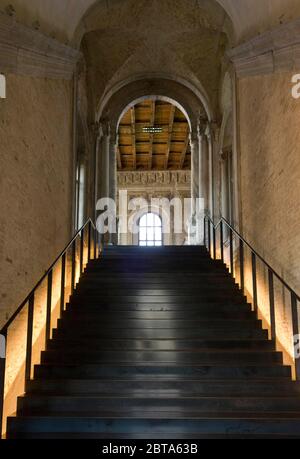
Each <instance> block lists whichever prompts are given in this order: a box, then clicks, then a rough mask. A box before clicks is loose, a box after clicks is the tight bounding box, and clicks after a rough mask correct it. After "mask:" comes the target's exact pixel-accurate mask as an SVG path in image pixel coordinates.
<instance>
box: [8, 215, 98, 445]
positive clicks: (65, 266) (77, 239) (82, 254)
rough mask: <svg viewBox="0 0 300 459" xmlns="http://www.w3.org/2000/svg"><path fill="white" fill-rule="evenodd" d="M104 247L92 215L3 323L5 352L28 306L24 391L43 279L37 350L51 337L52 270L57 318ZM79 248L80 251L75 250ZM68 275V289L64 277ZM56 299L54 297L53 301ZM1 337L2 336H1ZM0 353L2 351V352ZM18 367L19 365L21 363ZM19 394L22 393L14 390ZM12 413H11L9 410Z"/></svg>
mask: <svg viewBox="0 0 300 459" xmlns="http://www.w3.org/2000/svg"><path fill="white" fill-rule="evenodd" d="M102 250H103V245H102V239H101V237H100V235H99V233H98V231H97V230H96V227H95V225H94V223H93V222H92V220H91V219H89V220H88V221H87V222H86V224H85V225H84V226H83V227H82V228H81V229H80V230H79V231H78V232H77V233H76V235H75V236H74V237H73V239H72V240H71V241H70V243H69V244H68V245H67V247H66V248H65V249H64V250H63V252H62V253H61V254H60V255H59V256H58V257H57V259H56V260H55V261H54V263H53V264H52V265H51V266H50V268H49V269H48V271H47V272H46V273H45V274H44V275H43V276H42V278H41V279H40V280H39V282H38V283H37V284H36V286H35V287H34V289H33V290H32V291H31V292H30V294H29V295H28V296H27V297H26V299H25V300H24V301H23V303H22V304H21V305H20V306H19V308H18V309H17V311H16V312H15V313H14V314H13V316H12V317H11V318H10V320H9V321H8V322H7V324H6V325H5V326H4V327H3V329H2V330H1V332H0V334H1V335H2V336H4V337H5V342H6V346H5V347H6V352H7V347H8V346H7V340H9V338H8V332H9V330H10V327H12V326H13V325H14V323H15V322H16V321H17V319H18V317H20V315H21V314H23V313H24V311H25V309H26V308H27V320H26V331H25V333H26V346H25V349H26V350H25V367H24V374H23V375H24V392H26V389H27V386H28V383H29V382H30V380H31V375H32V355H33V345H34V343H33V333H34V314H35V299H36V294H37V292H38V290H39V288H40V287H41V286H42V285H43V284H44V283H45V282H46V283H47V294H46V298H45V304H44V306H45V311H44V312H45V315H44V318H45V323H44V324H43V326H44V329H45V341H44V342H43V345H42V346H41V348H40V349H38V352H42V351H43V350H46V349H47V346H48V342H49V339H50V338H51V331H52V328H53V327H52V316H53V274H54V271H55V270H56V269H59V271H60V275H59V280H58V282H59V283H60V285H59V292H60V298H59V299H58V303H59V314H58V316H57V317H56V318H61V316H62V314H63V312H64V310H65V306H66V303H67V301H68V297H70V295H72V294H73V293H74V290H75V287H76V279H78V278H79V277H80V276H81V274H82V273H83V270H84V266H85V264H86V263H88V262H89V261H90V260H91V259H95V258H98V257H99V256H100V254H101V252H102ZM78 252H79V253H78ZM68 278H70V286H69V289H68V287H67V285H66V284H67V283H66V280H67V279H68ZM56 302H57V301H56ZM2 339H3V338H2ZM2 357H3V355H2ZM6 360H7V354H5V353H4V358H0V438H1V435H2V424H3V410H4V395H5V372H6V363H7V362H6ZM20 371H21V367H20ZM17 395H22V393H20V394H17ZM10 414H11V413H10Z"/></svg>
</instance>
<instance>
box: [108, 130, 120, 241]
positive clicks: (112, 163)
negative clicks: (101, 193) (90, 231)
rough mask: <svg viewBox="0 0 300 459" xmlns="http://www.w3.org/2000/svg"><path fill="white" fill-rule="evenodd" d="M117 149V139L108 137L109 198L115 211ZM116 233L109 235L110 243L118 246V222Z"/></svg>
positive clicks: (114, 136)
mask: <svg viewBox="0 0 300 459" xmlns="http://www.w3.org/2000/svg"><path fill="white" fill-rule="evenodd" d="M117 148H118V138H117V136H116V135H110V139H109V194H108V196H109V198H110V199H112V200H113V201H114V202H115V205H116V209H117V188H118V183H117ZM116 223H117V228H116V233H114V234H111V237H110V243H111V244H114V245H117V244H118V221H117V222H116Z"/></svg>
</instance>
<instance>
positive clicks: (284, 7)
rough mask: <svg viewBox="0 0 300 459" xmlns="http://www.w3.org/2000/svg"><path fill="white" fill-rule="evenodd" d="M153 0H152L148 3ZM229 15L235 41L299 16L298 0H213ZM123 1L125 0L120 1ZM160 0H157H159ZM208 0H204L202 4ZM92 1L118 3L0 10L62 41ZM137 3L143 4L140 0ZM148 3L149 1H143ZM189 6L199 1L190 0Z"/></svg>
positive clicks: (19, 2) (69, 1)
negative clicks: (10, 10) (9, 10)
mask: <svg viewBox="0 0 300 459" xmlns="http://www.w3.org/2000/svg"><path fill="white" fill-rule="evenodd" d="M154 1H156V0H152V1H151V4H153V3H154ZM217 1H218V3H219V4H220V5H221V6H222V7H223V8H224V10H225V11H226V12H227V14H228V16H229V17H230V18H231V20H232V22H233V26H234V30H235V35H236V38H237V40H238V41H241V40H243V39H246V38H249V37H250V36H254V35H256V34H258V33H261V32H263V31H265V30H267V29H269V28H271V27H273V26H276V25H278V24H280V23H281V22H283V23H284V22H288V21H291V20H292V19H295V18H298V17H300V2H299V0H217ZM122 2H123V3H125V0H122ZM160 2H161V0H158V3H160ZM209 2H212V0H207V1H206V3H209ZM95 3H103V4H104V5H105V6H106V7H109V6H110V4H113V3H120V2H117V1H116V0H98V1H97V2H95V0H30V1H28V0H0V10H1V11H5V10H6V8H7V5H9V4H11V5H12V6H13V7H14V9H15V10H16V18H17V20H18V21H20V22H23V23H25V24H26V25H29V26H32V25H33V24H34V25H35V26H37V23H39V24H40V27H41V30H42V31H43V32H44V33H46V34H49V35H52V36H54V37H56V38H58V39H59V40H61V41H64V42H69V43H70V42H72V41H73V38H74V34H75V32H76V30H77V28H78V26H79V24H80V22H81V20H82V18H83V17H84V16H85V14H86V13H87V11H88V10H89V8H90V7H92V6H93V5H94V4H95ZM138 3H143V0H140V1H139V2H138ZM147 3H150V2H147ZM175 3H176V0H173V4H175ZM190 3H191V6H192V7H193V6H195V5H197V4H199V5H200V4H201V3H203V0H190Z"/></svg>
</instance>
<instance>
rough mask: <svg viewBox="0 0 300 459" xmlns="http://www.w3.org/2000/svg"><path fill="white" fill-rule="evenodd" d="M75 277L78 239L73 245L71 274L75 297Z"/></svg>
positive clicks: (72, 290) (72, 291)
mask: <svg viewBox="0 0 300 459" xmlns="http://www.w3.org/2000/svg"><path fill="white" fill-rule="evenodd" d="M75 277H76V239H75V240H74V242H73V244H72V274H71V278H72V280H71V293H72V295H73V293H74V290H75Z"/></svg>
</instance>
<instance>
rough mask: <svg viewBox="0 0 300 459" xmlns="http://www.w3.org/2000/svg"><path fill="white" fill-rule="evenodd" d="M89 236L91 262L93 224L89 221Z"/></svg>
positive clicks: (89, 258) (89, 257)
mask: <svg viewBox="0 0 300 459" xmlns="http://www.w3.org/2000/svg"><path fill="white" fill-rule="evenodd" d="M88 231H89V234H88V261H90V260H91V244H92V222H91V221H89V229H88Z"/></svg>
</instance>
